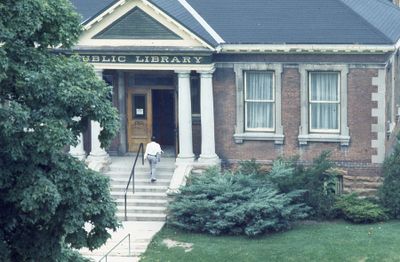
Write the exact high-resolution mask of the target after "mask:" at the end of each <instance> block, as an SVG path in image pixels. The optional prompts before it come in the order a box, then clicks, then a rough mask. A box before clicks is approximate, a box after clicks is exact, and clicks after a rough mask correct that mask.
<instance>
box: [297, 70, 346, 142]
mask: <svg viewBox="0 0 400 262" xmlns="http://www.w3.org/2000/svg"><path fill="white" fill-rule="evenodd" d="M299 72H300V78H301V82H300V96H301V98H300V99H301V125H300V127H299V136H298V140H299V144H300V145H307V143H308V142H332V143H340V145H342V146H348V145H349V143H350V136H349V128H348V123H347V75H348V73H349V69H348V66H347V65H321V64H301V65H299ZM312 72H338V73H339V80H340V81H339V83H338V85H339V90H338V91H339V97H340V98H339V101H340V106H339V112H338V114H339V115H338V117H339V119H338V121H339V129H338V130H317V129H316V130H311V125H310V122H311V121H310V119H311V113H310V111H311V110H310V101H309V97H310V96H309V93H310V86H311V84H310V81H309V80H310V73H312Z"/></svg>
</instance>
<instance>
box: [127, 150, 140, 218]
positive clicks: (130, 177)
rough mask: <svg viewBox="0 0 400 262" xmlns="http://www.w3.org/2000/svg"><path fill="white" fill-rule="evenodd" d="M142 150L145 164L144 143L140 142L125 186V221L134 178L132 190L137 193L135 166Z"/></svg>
mask: <svg viewBox="0 0 400 262" xmlns="http://www.w3.org/2000/svg"><path fill="white" fill-rule="evenodd" d="M140 151H142V165H144V150H143V143H140V145H139V148H138V151H137V154H136V158H135V162H134V163H133V167H132V170H131V175H130V176H129V180H128V184H127V185H126V188H125V194H124V199H125V221H127V220H128V216H127V214H126V202H127V200H126V195H127V194H128V189H129V185H130V183H131V180H132V192H133V193H135V167H136V162H137V159H138V157H139V153H140Z"/></svg>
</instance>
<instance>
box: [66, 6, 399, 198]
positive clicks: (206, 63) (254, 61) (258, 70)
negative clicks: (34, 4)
mask: <svg viewBox="0 0 400 262" xmlns="http://www.w3.org/2000/svg"><path fill="white" fill-rule="evenodd" d="M71 2H72V3H73V4H74V5H75V7H76V9H77V11H78V12H79V13H80V14H81V15H82V24H83V26H84V31H83V33H82V36H81V38H80V41H79V43H78V44H77V45H76V46H75V47H74V48H73V50H72V51H73V52H74V53H78V54H79V55H80V56H81V57H82V59H83V60H84V61H87V62H88V63H91V64H93V66H94V67H95V69H96V70H97V71H98V73H99V76H101V77H103V79H105V80H106V81H107V82H109V83H110V85H112V86H113V87H114V96H113V102H114V104H115V106H116V107H117V108H118V110H119V112H120V121H121V123H120V124H121V130H120V133H119V136H118V137H117V138H116V139H115V141H114V143H113V145H112V146H111V147H110V148H109V149H108V150H107V152H106V151H104V150H103V149H101V148H100V147H99V143H98V141H97V139H96V138H97V134H98V132H99V126H98V124H97V123H91V134H90V132H89V133H88V134H84V139H83V140H84V148H85V151H86V153H87V154H89V156H88V160H89V162H93V163H101V162H102V161H104V159H105V158H106V157H107V154H120V155H121V154H126V153H129V152H134V151H135V150H136V148H137V146H138V145H139V144H140V143H146V142H147V141H148V140H149V139H150V137H151V135H156V136H157V137H158V140H159V141H160V143H161V144H162V146H163V147H164V148H167V149H171V150H173V151H175V152H176V162H177V165H193V166H196V165H212V164H216V163H220V161H222V162H224V163H236V162H237V161H240V160H247V159H251V158H255V159H257V161H260V162H262V163H267V164H268V163H271V162H272V161H273V160H274V159H276V158H277V157H278V156H281V155H283V156H294V155H298V156H299V157H300V160H301V161H304V162H305V163H307V162H309V161H311V160H312V159H313V158H314V157H315V156H317V155H318V154H320V153H321V152H322V151H323V150H331V151H332V159H333V160H334V161H336V163H337V164H338V165H339V166H341V167H343V168H345V169H346V170H347V171H348V174H347V176H346V179H345V187H346V188H347V189H349V190H360V189H361V188H362V189H363V190H364V191H368V190H369V189H370V188H371V190H372V188H373V187H375V186H376V182H377V181H378V180H379V175H380V166H381V164H382V162H383V160H384V158H385V157H386V156H387V154H388V153H390V150H391V147H392V145H393V143H394V141H395V135H396V132H397V129H398V125H397V123H398V112H399V105H400V101H399V100H400V94H399V90H400V86H399V82H398V76H399V62H398V57H399V50H398V48H399V42H398V41H399V39H400V9H398V8H396V7H395V6H394V5H393V4H391V3H389V2H388V1H384V0H302V1H297V0H248V1H239V0H218V1H214V0H170V1H165V0H119V1H117V0H96V1H95V0H89V1H87V0H85V1H84V0H71ZM73 152H74V153H76V152H78V151H77V149H76V148H75V149H74V150H73ZM78 153H79V152H78ZM81 153H82V152H81ZM76 154H77V153H76Z"/></svg>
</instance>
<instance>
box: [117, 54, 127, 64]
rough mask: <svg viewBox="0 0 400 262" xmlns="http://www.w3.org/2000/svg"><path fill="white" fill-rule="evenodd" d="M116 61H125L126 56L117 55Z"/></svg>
mask: <svg viewBox="0 0 400 262" xmlns="http://www.w3.org/2000/svg"><path fill="white" fill-rule="evenodd" d="M118 62H119V63H125V62H126V56H118Z"/></svg>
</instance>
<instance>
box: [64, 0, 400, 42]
mask: <svg viewBox="0 0 400 262" xmlns="http://www.w3.org/2000/svg"><path fill="white" fill-rule="evenodd" d="M147 1H148V2H149V3H151V4H153V5H155V6H156V7H157V8H159V9H161V10H162V11H164V12H165V13H167V14H168V15H170V16H171V17H172V18H174V19H176V20H177V21H178V22H179V23H181V24H182V25H183V26H185V27H186V28H187V29H188V30H190V31H191V32H193V33H194V34H196V35H197V36H199V37H200V38H202V39H203V40H204V41H206V42H208V43H210V44H211V45H212V46H218V45H219V43H218V41H217V40H216V38H215V36H213V35H212V34H211V33H210V30H207V28H206V27H205V26H204V23H201V21H199V19H198V17H196V16H195V14H193V12H191V11H190V10H188V8H187V6H186V7H185V6H183V4H182V3H186V4H189V6H190V7H192V8H193V9H194V10H195V12H197V14H199V15H200V17H201V18H202V19H204V20H205V22H206V23H207V24H208V25H209V26H210V27H211V28H212V29H213V30H214V31H215V32H216V33H217V34H218V35H219V36H220V37H221V38H222V39H223V40H224V42H225V43H227V44H361V45H393V44H394V43H396V42H397V41H398V40H399V38H400V9H399V8H397V7H395V6H394V5H393V4H391V3H389V2H388V1H385V0H301V1H299V0H246V1H243V0H147ZM71 2H72V3H73V4H74V5H75V7H76V9H77V11H78V12H79V13H80V14H81V15H82V17H83V22H84V23H85V22H87V21H90V20H91V19H93V18H94V17H96V15H98V14H99V13H101V11H103V10H105V9H106V8H107V7H109V6H110V5H112V4H114V3H116V2H117V0H71Z"/></svg>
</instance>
